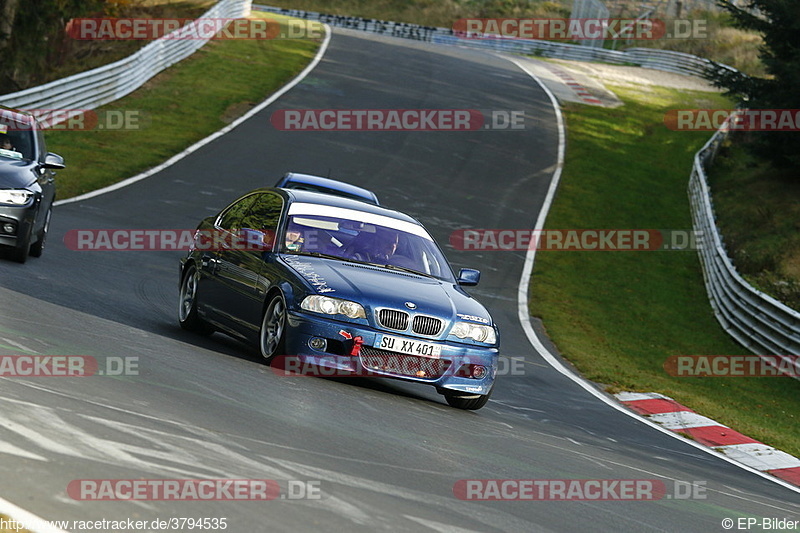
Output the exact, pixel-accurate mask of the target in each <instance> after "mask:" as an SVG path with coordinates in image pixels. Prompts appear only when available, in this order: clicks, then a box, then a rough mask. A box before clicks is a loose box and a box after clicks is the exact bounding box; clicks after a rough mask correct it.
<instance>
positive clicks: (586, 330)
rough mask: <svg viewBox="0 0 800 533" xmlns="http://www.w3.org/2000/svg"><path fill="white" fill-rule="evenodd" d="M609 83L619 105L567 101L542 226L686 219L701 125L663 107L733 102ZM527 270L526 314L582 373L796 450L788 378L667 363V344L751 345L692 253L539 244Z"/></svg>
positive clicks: (683, 222) (691, 348)
mask: <svg viewBox="0 0 800 533" xmlns="http://www.w3.org/2000/svg"><path fill="white" fill-rule="evenodd" d="M609 88H610V89H612V90H614V91H615V92H616V93H617V95H619V96H620V98H621V99H622V100H623V102H624V103H625V105H624V106H623V107H619V108H617V109H604V108H599V107H589V106H583V105H579V104H570V105H567V106H565V107H564V115H565V118H566V122H567V131H568V145H567V151H566V167H565V171H564V175H563V178H562V182H561V185H560V188H559V191H558V195H557V197H556V200H555V202H554V204H553V207H552V209H551V211H550V214H549V216H548V219H547V228H551V229H567V228H603V229H609V228H611V229H613V228H635V229H653V228H659V229H679V230H688V229H691V218H690V211H689V201H688V198H687V194H686V187H687V184H688V178H689V171H690V169H691V164H692V157H693V154H694V153H695V152H696V151H697V150H698V149H699V148H700V147H701V146H702V144H703V143H704V142H705V141H706V140H707V138H708V133H698V132H675V131H671V130H669V129H667V128H666V127H665V126H664V124H663V117H664V113H665V112H666V111H667V110H668V109H693V108H700V109H704V108H709V109H726V108H728V107H730V103H729V102H726V101H724V99H723V98H722V97H721V96H719V95H718V94H715V93H705V92H690V91H678V90H673V89H666V88H661V87H647V86H640V87H638V88H636V89H632V88H624V87H614V86H610V87H609ZM533 276H534V277H533V279H532V283H531V291H532V292H531V298H530V309H531V312H532V314H533V315H534V316H537V317H539V318H541V319H542V320H543V322H544V325H545V327H546V328H547V332H548V334H549V335H550V337H551V338H552V340H553V341H554V342H555V344H556V345H557V346H558V347H559V349H560V350H561V352H562V354H563V355H564V356H565V357H566V358H567V359H569V360H570V361H571V362H573V363H574V364H575V365H576V366H577V368H578V369H579V370H580V371H581V372H582V373H583V375H584V376H585V377H587V378H588V379H590V380H593V381H595V382H599V383H603V384H605V385H606V386H607V388H608V389H609V390H610V391H611V392H616V391H619V390H630V391H647V392H651V391H652V392H661V393H663V394H666V395H668V396H670V397H672V398H674V399H676V400H677V401H679V402H681V403H683V404H684V405H687V406H689V407H691V408H692V409H695V410H697V411H699V412H700V413H702V414H703V415H705V416H709V417H711V418H713V419H715V420H717V421H719V422H721V423H723V424H725V425H728V426H731V427H733V428H734V429H736V430H738V431H740V432H742V433H744V434H746V435H749V436H751V437H753V438H755V439H758V440H761V441H762V442H765V443H768V444H770V445H772V446H775V447H777V448H779V449H781V450H784V451H786V452H788V453H792V454H794V455H800V423H799V422H800V420H798V418H800V417H799V416H798V412H797V409H796V407H795V406H796V405H797V403H798V401H800V383H798V382H797V381H796V380H793V379H790V378H723V377H717V378H679V377H672V376H670V375H668V374H667V373H666V372H665V371H664V368H663V365H664V362H665V361H666V360H667V358H668V357H669V356H673V355H740V354H747V351H746V350H745V349H744V348H742V347H740V346H738V345H737V344H735V343H734V342H733V341H732V340H731V339H730V337H728V335H727V334H726V333H724V331H723V330H722V329H721V328H720V327H719V325H718V323H717V322H716V320H715V318H714V316H713V314H712V311H711V306H710V304H709V302H708V298H707V296H706V291H705V287H704V285H703V278H702V272H701V270H700V264H699V261H698V257H697V254H696V253H695V252H689V251H683V252H678V251H654V252H642V251H639V252H603V253H597V252H589V251H584V252H578V251H570V252H563V251H562V252H555V251H541V252H539V253H538V254H537V257H536V265H535V269H534V274H533Z"/></svg>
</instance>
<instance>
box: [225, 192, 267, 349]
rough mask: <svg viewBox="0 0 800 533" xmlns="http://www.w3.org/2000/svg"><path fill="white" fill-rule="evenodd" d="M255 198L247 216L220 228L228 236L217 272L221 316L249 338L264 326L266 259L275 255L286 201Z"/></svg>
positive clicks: (254, 195)
mask: <svg viewBox="0 0 800 533" xmlns="http://www.w3.org/2000/svg"><path fill="white" fill-rule="evenodd" d="M251 196H252V198H251V201H250V202H249V205H248V207H247V209H246V211H245V214H244V215H243V216H242V217H241V218H240V219H238V220H236V221H234V223H233V224H228V226H229V227H226V228H220V229H221V230H224V231H225V232H226V234H225V238H223V239H221V242H220V247H219V252H218V254H217V269H216V277H217V280H218V283H219V286H220V289H221V292H220V294H221V295H222V297H221V298H220V300H219V302H218V305H217V308H218V312H219V313H220V314H221V315H222V316H224V317H225V319H226V320H227V321H229V322H230V323H231V324H232V325H233V326H234V327H235V328H236V329H237V330H238V331H240V332H241V333H243V334H244V335H248V336H249V335H254V334H255V333H256V332H257V331H258V328H259V327H260V325H261V311H262V302H263V299H264V295H265V287H264V285H263V283H262V280H261V275H262V270H263V266H264V256H265V254H269V253H271V251H272V248H273V245H274V241H275V232H276V231H277V228H278V221H279V220H280V214H281V209H282V207H283V200H282V198H281V197H280V196H279V195H277V194H275V193H271V192H261V193H256V194H253V195H251ZM223 223H225V221H224V220H223Z"/></svg>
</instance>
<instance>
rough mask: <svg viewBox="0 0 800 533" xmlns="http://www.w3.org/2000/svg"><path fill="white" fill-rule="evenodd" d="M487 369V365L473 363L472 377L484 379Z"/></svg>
mask: <svg viewBox="0 0 800 533" xmlns="http://www.w3.org/2000/svg"><path fill="white" fill-rule="evenodd" d="M487 373H488V372H487V370H486V367H485V366H482V365H473V366H472V377H473V378H475V379H483V378H485V377H486V374H487Z"/></svg>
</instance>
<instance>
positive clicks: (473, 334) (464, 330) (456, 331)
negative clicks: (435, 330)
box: [450, 322, 497, 344]
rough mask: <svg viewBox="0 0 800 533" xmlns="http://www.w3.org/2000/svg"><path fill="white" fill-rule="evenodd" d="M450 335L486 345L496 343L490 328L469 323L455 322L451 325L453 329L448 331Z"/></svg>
mask: <svg viewBox="0 0 800 533" xmlns="http://www.w3.org/2000/svg"><path fill="white" fill-rule="evenodd" d="M450 335H455V336H456V337H458V338H459V339H472V340H474V341H476V342H485V343H486V344H494V343H496V342H497V335H495V333H494V328H493V327H492V326H486V325H483V324H473V323H471V322H456V323H455V324H454V325H453V329H451V330H450Z"/></svg>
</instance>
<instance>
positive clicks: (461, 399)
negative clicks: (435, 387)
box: [442, 386, 494, 411]
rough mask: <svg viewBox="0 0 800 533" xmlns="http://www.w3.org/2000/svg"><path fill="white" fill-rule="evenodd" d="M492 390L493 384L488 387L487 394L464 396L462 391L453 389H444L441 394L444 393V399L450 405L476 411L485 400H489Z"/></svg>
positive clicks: (484, 403)
mask: <svg viewBox="0 0 800 533" xmlns="http://www.w3.org/2000/svg"><path fill="white" fill-rule="evenodd" d="M493 390H494V386H492V388H491V389H489V393H488V394H470V395H469V396H465V395H464V393H463V392H455V391H445V392H442V394H444V399H445V400H447V403H448V405H450V407H455V408H457V409H466V410H469V411H476V410H478V409H480V408H481V407H483V406H484V405H486V402H488V401H489V397H490V396H491V395H492V391H493Z"/></svg>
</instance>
